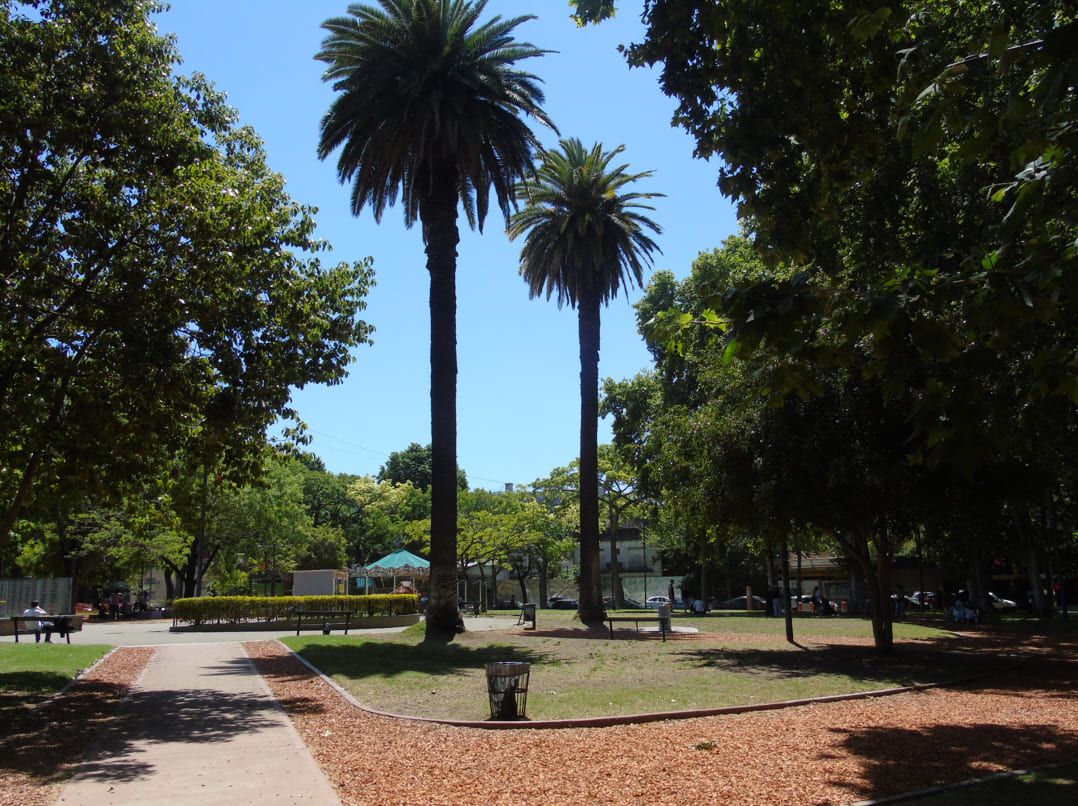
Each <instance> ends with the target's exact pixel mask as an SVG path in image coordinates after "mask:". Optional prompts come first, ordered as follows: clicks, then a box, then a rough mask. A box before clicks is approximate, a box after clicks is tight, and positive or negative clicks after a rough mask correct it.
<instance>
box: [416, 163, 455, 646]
mask: <svg viewBox="0 0 1078 806" xmlns="http://www.w3.org/2000/svg"><path fill="white" fill-rule="evenodd" d="M416 181H422V180H420V179H417V180H416ZM431 183H432V184H431V193H430V195H429V196H428V197H427V198H426V199H425V200H424V201H423V203H422V204H421V206H420V218H421V219H422V221H423V238H424V240H425V241H426V245H427V246H426V251H427V270H428V271H429V273H430V431H431V514H430V600H429V602H428V605H427V637H428V638H443V639H444V638H450V637H452V636H453V635H454V634H456V631H457V629H458V625H459V623H460V618H459V609H458V606H457V563H456V559H457V290H456V270H457V243H458V242H459V240H460V235H459V233H458V231H457V184H456V183H457V177H456V172H455V170H453V169H452V168H451V167H450V168H442V167H436V168H435V170H434V171H433V175H432V177H431Z"/></svg>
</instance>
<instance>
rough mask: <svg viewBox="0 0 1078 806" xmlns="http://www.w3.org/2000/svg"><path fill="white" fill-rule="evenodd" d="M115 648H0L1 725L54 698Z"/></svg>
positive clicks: (59, 645) (33, 645)
mask: <svg viewBox="0 0 1078 806" xmlns="http://www.w3.org/2000/svg"><path fill="white" fill-rule="evenodd" d="M110 649H112V647H109V646H102V645H94V644H90V645H75V644H67V643H57V642H53V643H51V644H46V643H45V642H42V643H40V644H36V643H34V641H33V638H32V637H31V640H30V641H29V642H20V643H18V644H16V643H14V642H12V643H2V644H0V725H4V726H7V725H10V724H12V723H13V722H14V720H15V718H16V717H17V716H18V715H19V714H20V713H22V712H23V711H25V710H26V709H27V708H32V707H33V706H35V705H37V704H38V703H40V702H41V701H42V700H45V699H47V698H48V697H50V696H52V695H53V694H55V693H56V692H57V691H59V690H60V689H62V688H63V687H64V686H66V685H67V684H68V683H70V682H71V681H72V680H74V679H75V677H76V676H78V674H79V672H81V671H83V670H84V669H88V668H89V667H90V666H92V665H93V664H94V663H96V662H97V661H98V660H99V659H100V658H102V657H104V655H105V653H106V652H108V651H109V650H110Z"/></svg>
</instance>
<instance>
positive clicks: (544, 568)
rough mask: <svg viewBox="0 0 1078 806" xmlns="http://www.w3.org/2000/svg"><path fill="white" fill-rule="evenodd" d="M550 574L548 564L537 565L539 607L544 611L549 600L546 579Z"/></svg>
mask: <svg viewBox="0 0 1078 806" xmlns="http://www.w3.org/2000/svg"><path fill="white" fill-rule="evenodd" d="M549 574H550V565H549V563H545V562H540V563H539V607H541V608H543V609H544V610H545V609H546V606H547V602H548V600H549V598H550V597H549V590H548V588H549V585H548V583H547V577H548V576H549Z"/></svg>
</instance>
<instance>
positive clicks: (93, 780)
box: [57, 636, 340, 806]
mask: <svg viewBox="0 0 1078 806" xmlns="http://www.w3.org/2000/svg"><path fill="white" fill-rule="evenodd" d="M261 637H262V636H250V638H252V639H254V640H258V639H259V638H261ZM57 803H59V804H63V805H64V806H108V805H109V804H138V805H139V806H154V804H185V805H186V806H189V805H190V804H210V803H212V804H218V803H226V804H228V806H240V805H241V804H259V805H260V806H266V805H267V804H270V805H272V804H295V803H312V804H319V805H320V806H321V804H326V805H327V806H332V805H333V804H339V803H340V800H339V799H338V798H337V795H336V794H335V793H334V791H333V788H332V787H331V786H330V784H329V781H328V780H327V779H326V777H325V775H324V774H323V773H322V771H321V770H320V769H319V767H318V765H317V764H316V763H315V761H314V758H313V757H312V756H311V754H310V752H309V751H308V750H307V748H306V746H305V745H304V744H303V740H302V739H301V738H300V737H299V734H298V733H297V732H296V729H295V728H294V727H293V725H292V722H291V721H290V720H289V719H288V717H287V716H286V715H285V713H284V711H283V710H282V709H281V707H280V706H279V705H278V703H277V701H276V700H275V699H274V698H273V696H272V695H271V694H270V692H269V689H268V688H267V686H266V684H265V682H264V681H263V680H262V677H261V675H259V674H258V672H257V671H255V668H254V666H253V665H252V663H251V661H250V659H249V658H248V657H247V654H246V653H245V652H244V650H243V647H242V646H241V645H240V644H238V643H232V642H219V643H205V644H174V645H167V646H161V647H160V648H159V649H158V650H157V654H156V655H155V656H154V658H153V660H151V661H150V663H149V664H148V665H147V667H146V669H145V670H144V671H143V673H142V675H141V677H139V679H138V681H137V682H136V684H135V686H134V688H133V690H132V691H131V694H130V695H129V696H128V698H127V699H126V700H125V701H124V703H123V705H122V706H121V708H120V712H119V714H118V715H117V716H116V718H115V719H114V720H112V723H111V724H110V726H109V727H108V728H106V729H105V730H104V731H103V732H102V733H101V735H100V736H99V737H98V740H97V743H96V745H95V747H94V748H93V749H92V750H91V751H90V752H89V753H88V754H87V756H86V759H84V760H83V762H82V764H81V765H80V766H79V768H78V770H77V772H76V773H75V776H74V778H73V779H72V780H71V782H70V783H69V784H68V785H67V787H66V788H65V789H64V791H63V794H62V795H61V796H60V799H59V801H57Z"/></svg>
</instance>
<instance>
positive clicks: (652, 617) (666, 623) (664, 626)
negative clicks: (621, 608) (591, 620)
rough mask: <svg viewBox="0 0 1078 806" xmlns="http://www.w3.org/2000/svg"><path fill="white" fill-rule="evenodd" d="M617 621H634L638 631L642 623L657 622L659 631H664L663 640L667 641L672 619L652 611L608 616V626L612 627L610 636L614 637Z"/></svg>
mask: <svg viewBox="0 0 1078 806" xmlns="http://www.w3.org/2000/svg"><path fill="white" fill-rule="evenodd" d="M615 622H632V623H633V625H635V627H636V630H637V632H639V631H640V625H641V623H644V624H651V623H657V624H658V625H659V632H660V633H662V636H663V641H664V642H665V641H666V633H667V631H668V630H669V629H670V619H669V618H663V617H662V616H660V615H658V614H657V613H656V614H651V613H641V614H640V615H635V614H634V615H620V616H610V615H608V616H607V617H606V623H607V626H608V627H610V637H611V638H613V637H614V623H615Z"/></svg>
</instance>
